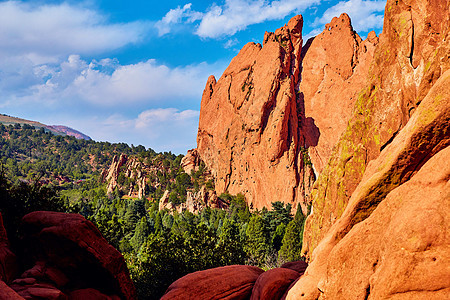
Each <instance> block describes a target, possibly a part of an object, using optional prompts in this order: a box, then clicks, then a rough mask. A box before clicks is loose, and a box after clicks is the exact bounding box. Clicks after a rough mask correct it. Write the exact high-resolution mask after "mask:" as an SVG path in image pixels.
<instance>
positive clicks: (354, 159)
mask: <svg viewBox="0 0 450 300" xmlns="http://www.w3.org/2000/svg"><path fill="white" fill-rule="evenodd" d="M449 16H450V10H449V4H448V1H441V0H439V1H408V2H406V1H394V0H393V1H388V2H387V4H386V10H385V18H384V26H383V33H382V35H381V37H380V41H379V44H378V46H377V48H376V50H375V54H374V60H373V62H372V65H371V70H370V72H369V77H368V83H367V85H366V87H365V88H364V89H363V90H362V91H361V93H360V94H359V96H358V99H357V101H356V103H355V107H354V111H353V115H352V117H351V119H350V121H349V124H348V126H347V129H346V130H345V132H344V134H343V135H342V136H341V138H340V139H339V141H338V143H337V144H336V146H335V148H334V151H333V153H332V155H331V157H330V160H329V163H328V164H327V166H326V167H325V168H324V170H323V172H322V173H321V176H320V177H319V178H318V180H317V182H316V185H315V189H314V190H313V192H312V202H313V210H312V211H313V214H312V215H311V216H309V217H308V219H307V222H306V227H305V234H304V243H303V247H304V249H303V252H304V253H305V254H307V255H311V253H312V251H313V249H314V248H315V247H316V246H317V245H318V242H319V241H320V240H321V239H322V238H323V237H324V236H325V234H326V232H327V231H328V230H329V229H330V228H331V226H332V225H333V224H334V223H335V222H336V221H337V220H338V219H339V217H341V216H342V213H343V212H344V210H345V209H346V206H347V203H348V201H349V199H350V197H351V196H352V194H353V193H354V191H355V189H356V187H357V186H358V184H359V183H360V181H361V179H362V177H363V174H364V172H365V170H366V167H367V164H368V163H369V161H371V160H373V159H375V158H377V157H378V156H379V155H380V152H381V151H382V150H383V149H385V148H386V147H387V146H388V145H389V144H390V143H392V141H393V140H394V139H396V136H397V135H398V134H399V132H400V130H401V129H402V128H404V127H405V125H406V124H407V122H408V121H409V119H410V118H411V117H412V116H413V115H414V114H415V112H416V111H417V109H418V106H419V104H421V102H423V100H424V98H425V96H426V95H427V94H428V93H429V91H430V89H431V88H432V87H433V85H434V84H435V83H436V82H437V80H438V79H439V78H440V77H441V76H442V74H443V73H444V72H445V71H446V70H448V69H449V68H450V58H449V56H448V53H449V52H450V45H449V43H448V42H446V41H448V39H449V18H450V17H449ZM416 29H417V30H416ZM416 42H417V43H419V44H420V47H419V48H420V49H422V50H423V51H419V50H418V48H417V47H416ZM447 89H448V87H447ZM330 97H331V95H330ZM425 140H426V139H425ZM416 147H417V145H416ZM413 166H415V167H416V168H418V167H420V166H416V164H415V163H414V164H413V165H412V166H411V168H413ZM398 176H400V174H399V175H396V177H395V178H394V179H395V180H393V182H392V183H389V187H390V188H394V187H395V186H396V185H398V184H400V183H401V182H402V180H400V178H399V177H398ZM402 176H403V174H402ZM407 178H409V177H407ZM407 178H405V179H406V180H407ZM369 207H371V209H372V210H373V209H374V208H375V207H376V204H375V205H374V206H370V205H369ZM368 214H370V212H368V213H367V214H366V215H368Z"/></svg>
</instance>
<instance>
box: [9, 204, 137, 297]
mask: <svg viewBox="0 0 450 300" xmlns="http://www.w3.org/2000/svg"><path fill="white" fill-rule="evenodd" d="M22 232H23V233H24V239H23V242H24V251H23V252H24V256H23V260H24V261H25V260H26V261H25V265H34V267H33V268H31V269H30V270H28V271H26V272H25V273H23V275H22V280H21V281H20V283H19V282H16V283H15V284H14V285H13V286H12V288H13V289H14V288H15V287H16V288H17V291H18V293H19V294H23V295H28V294H33V293H35V292H36V291H37V290H36V287H39V288H40V290H39V291H37V292H41V291H42V286H41V285H42V283H44V282H45V283H51V285H52V286H53V287H55V290H54V291H55V292H57V291H58V290H61V291H64V293H70V292H71V291H76V290H79V289H86V288H93V289H95V290H98V291H99V292H100V293H99V294H108V296H109V297H112V298H117V296H119V297H120V298H123V299H136V291H135V288H134V285H133V283H132V281H131V279H130V276H129V273H128V269H127V266H126V264H125V260H124V259H123V256H122V255H121V254H120V253H119V252H118V251H117V250H116V249H114V247H113V246H111V245H109V244H108V242H107V241H106V240H105V239H104V238H103V237H102V235H101V234H100V232H99V231H98V229H97V228H96V227H95V226H94V225H93V224H92V223H91V222H90V221H88V220H86V219H85V218H84V217H83V216H81V215H78V214H65V213H56V212H47V211H37V212H32V213H30V214H28V215H26V216H25V217H24V218H23V219H22ZM16 281H17V280H16ZM48 288H50V287H48ZM56 288H58V289H56ZM32 292H33V293H32ZM46 292H48V290H46ZM33 295H34V294H33ZM58 297H60V296H56V298H55V299H59V298H58ZM61 297H62V298H65V295H64V296H61Z"/></svg>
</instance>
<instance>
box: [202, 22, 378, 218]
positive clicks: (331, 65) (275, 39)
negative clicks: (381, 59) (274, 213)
mask: <svg viewBox="0 0 450 300" xmlns="http://www.w3.org/2000/svg"><path fill="white" fill-rule="evenodd" d="M301 30H302V18H301V16H297V17H294V18H293V19H291V20H290V21H289V23H288V24H287V25H286V26H284V27H282V28H280V29H278V30H276V31H275V33H266V34H265V36H264V43H263V46H261V45H259V44H254V43H249V44H247V45H246V46H245V47H244V48H243V49H242V50H241V51H240V53H239V54H238V55H237V56H236V57H235V58H234V59H233V60H232V61H231V63H230V65H229V67H228V68H227V69H226V70H225V72H224V74H223V75H222V77H221V78H220V79H219V81H217V82H216V79H215V78H214V77H210V78H209V79H208V82H207V84H206V88H205V91H204V92H203V97H202V103H201V111H200V124H199V131H198V136H197V152H196V153H198V154H199V155H200V157H201V159H202V160H203V161H204V162H205V163H206V165H207V167H208V168H209V169H210V170H211V171H212V175H213V176H214V177H215V183H216V185H215V186H216V192H217V194H219V195H220V194H221V193H223V192H229V193H231V194H237V193H243V194H244V195H245V196H246V199H247V202H248V203H249V205H250V207H251V208H254V209H256V208H257V209H261V208H262V207H267V208H271V203H272V202H274V201H275V200H281V201H283V202H285V203H291V204H293V205H294V207H295V208H297V207H298V206H297V205H298V204H299V205H300V206H301V207H302V209H303V210H304V211H305V212H306V205H305V204H306V202H307V200H308V199H309V195H310V190H311V187H312V184H313V183H314V180H315V177H316V175H318V174H319V173H320V171H321V170H322V168H323V165H324V163H326V161H327V160H328V158H329V156H330V153H331V149H332V146H333V145H334V143H335V142H336V141H337V139H338V137H339V136H340V134H341V133H342V132H343V130H344V129H345V126H346V124H347V122H348V119H349V117H350V116H351V109H352V107H353V104H354V103H355V101H356V96H357V92H358V91H359V90H360V89H361V88H362V87H363V85H364V83H365V78H366V76H367V72H368V68H369V62H370V61H371V59H372V55H373V51H374V47H375V45H376V44H377V43H378V38H377V37H376V36H375V34H374V33H371V34H370V35H369V37H368V39H367V40H366V41H362V40H361V38H360V37H359V36H358V35H357V34H356V33H355V32H354V31H353V29H352V27H351V23H350V19H349V17H348V16H347V15H346V14H343V15H341V17H340V18H334V19H333V20H332V22H331V23H330V24H327V27H326V29H325V30H324V32H323V33H321V34H320V35H319V36H317V37H316V38H315V39H314V40H310V41H309V42H308V43H307V44H306V46H305V48H304V49H302V35H301ZM333 95H339V98H338V99H335V98H333ZM308 148H309V150H308ZM314 169H315V170H314ZM314 171H315V172H314ZM274 195H276V199H274Z"/></svg>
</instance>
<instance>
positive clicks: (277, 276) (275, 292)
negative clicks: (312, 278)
mask: <svg viewBox="0 0 450 300" xmlns="http://www.w3.org/2000/svg"><path fill="white" fill-rule="evenodd" d="M298 277H300V273H298V272H296V271H294V270H291V269H286V268H275V269H271V270H268V271H266V272H264V273H262V274H261V275H260V276H259V277H258V280H256V283H255V286H254V287H253V290H252V296H251V297H250V299H251V300H259V299H280V298H281V297H282V296H283V294H284V292H285V291H286V289H287V288H288V287H289V286H290V285H291V284H292V282H294V281H295V280H296V279H297V278H298Z"/></svg>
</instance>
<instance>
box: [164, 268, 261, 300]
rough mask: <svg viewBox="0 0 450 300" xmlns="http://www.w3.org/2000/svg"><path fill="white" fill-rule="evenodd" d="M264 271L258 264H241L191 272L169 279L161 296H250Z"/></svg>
mask: <svg viewBox="0 0 450 300" xmlns="http://www.w3.org/2000/svg"><path fill="white" fill-rule="evenodd" d="M263 272H264V271H263V270H261V269H260V268H257V267H252V266H240V265H234V266H226V267H219V268H214V269H209V270H204V271H198V272H194V273H191V274H188V275H186V276H184V277H181V278H180V279H178V280H177V281H175V282H174V283H172V284H171V285H170V286H169V288H168V289H167V291H166V293H165V294H164V296H163V297H162V298H161V299H162V300H164V299H166V300H169V299H170V300H175V299H180V300H182V299H183V300H184V299H198V300H203V299H204V300H207V299H208V300H209V299H211V300H212V299H228V300H231V299H249V297H250V295H251V294H252V289H253V286H254V285H255V282H256V280H257V279H258V277H259V275H260V274H261V273H263Z"/></svg>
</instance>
